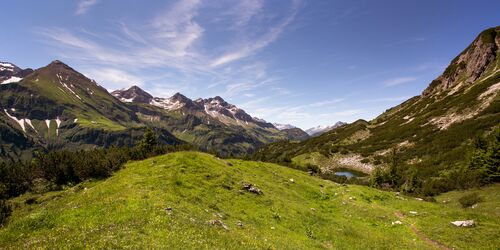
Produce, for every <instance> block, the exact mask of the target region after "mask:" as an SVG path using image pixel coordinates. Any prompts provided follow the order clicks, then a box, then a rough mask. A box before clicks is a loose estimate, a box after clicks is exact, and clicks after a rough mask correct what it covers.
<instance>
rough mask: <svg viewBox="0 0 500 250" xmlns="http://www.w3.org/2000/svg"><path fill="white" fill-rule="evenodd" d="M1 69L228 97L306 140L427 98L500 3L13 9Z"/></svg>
mask: <svg viewBox="0 0 500 250" xmlns="http://www.w3.org/2000/svg"><path fill="white" fill-rule="evenodd" d="M2 9H3V10H6V11H2V16H3V18H2V19H3V22H2V23H3V25H2V35H1V39H0V61H7V62H11V63H14V64H16V65H18V66H20V67H22V68H27V67H30V68H39V67H43V66H45V65H47V64H49V63H50V62H51V61H53V60H56V59H58V60H61V61H63V62H65V63H66V64H68V65H70V66H71V67H73V68H74V69H76V70H77V71H79V72H81V73H83V74H85V75H86V76H87V77H89V78H91V79H95V80H96V81H97V82H98V83H99V84H100V85H102V86H104V87H105V88H107V89H108V90H109V91H112V90H115V89H121V88H126V87H129V86H132V85H137V86H140V87H141V88H143V89H144V90H146V91H148V92H149V93H151V94H152V95H153V96H157V97H169V96H171V95H173V94H175V93H176V92H180V93H182V94H184V95H186V96H187V97H190V98H192V99H196V98H198V97H202V98H208V97H213V96H217V95H218V96H221V97H223V98H224V99H225V100H226V101H228V102H230V103H232V104H235V105H237V106H238V107H240V108H242V109H244V110H245V111H247V113H249V114H250V115H252V116H256V117H259V118H263V119H265V120H267V121H269V122H278V123H288V124H293V125H295V126H298V127H300V128H303V129H307V128H310V127H313V126H317V125H323V126H325V125H331V124H334V123H335V122H337V121H344V122H353V121H355V120H357V119H365V120H370V119H373V118H375V117H376V116H377V115H379V114H381V113H382V112H384V111H385V110H386V109H388V108H390V107H393V106H395V105H397V104H399V103H401V102H403V101H404V100H406V99H408V98H410V97H412V96H415V95H419V94H420V93H421V92H422V90H423V89H424V88H425V87H426V86H427V85H428V84H429V83H430V82H431V81H432V80H433V79H434V78H436V77H437V76H438V75H439V74H441V73H442V72H443V70H444V69H445V68H446V66H447V65H448V64H449V62H450V61H451V60H452V59H453V58H454V57H455V56H457V55H458V54H459V53H460V52H461V51H462V50H463V49H464V48H465V47H467V45H468V44H469V43H470V42H472V40H473V39H474V38H475V37H476V36H477V35H478V33H479V32H481V31H482V30H484V29H486V28H489V27H494V26H497V25H500V14H499V12H498V10H500V1H498V0H477V1H462V0H449V1H444V0H418V1H401V0H380V1H372V0H349V1H337V0H324V1H320V0H290V1H285V0H276V1H274V0H273V1H265V0H178V1H153V0H151V1H147V4H145V2H144V1H136V0H121V1H113V0H79V1H66V0H53V1H36V0H32V1H29V0H26V1H5V2H3V3H2Z"/></svg>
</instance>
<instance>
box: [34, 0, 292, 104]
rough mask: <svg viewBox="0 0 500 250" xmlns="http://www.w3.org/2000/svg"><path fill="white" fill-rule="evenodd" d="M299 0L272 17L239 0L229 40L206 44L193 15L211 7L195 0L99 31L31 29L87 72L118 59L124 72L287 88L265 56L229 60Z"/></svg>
mask: <svg viewBox="0 0 500 250" xmlns="http://www.w3.org/2000/svg"><path fill="white" fill-rule="evenodd" d="M300 2H301V1H300V0H294V1H293V4H292V6H291V7H290V9H289V11H287V12H285V15H283V16H281V17H279V18H274V19H263V18H257V16H261V15H262V16H266V15H264V14H263V13H264V3H265V2H264V1H263V0H251V1H241V2H238V4H236V5H235V7H234V8H233V9H232V10H231V13H232V14H231V15H230V18H231V23H233V24H235V25H238V26H239V29H238V30H234V31H231V32H230V34H229V35H230V36H229V38H228V39H229V42H227V43H221V44H220V45H219V46H218V48H217V47H216V49H210V50H207V49H206V45H207V44H206V43H205V42H206V41H205V40H204V38H205V34H206V33H207V32H210V30H207V27H204V26H203V25H202V23H200V21H199V20H198V17H199V16H200V13H203V14H204V15H210V13H206V12H203V11H201V9H202V8H204V7H207V5H204V2H202V1H200V0H181V1H178V2H176V3H173V4H170V5H168V7H167V8H166V9H165V10H163V11H159V12H158V13H157V14H156V15H154V16H153V17H152V18H151V19H150V20H149V21H147V22H146V23H143V24H137V23H136V24H134V25H131V24H127V23H125V22H123V21H121V22H118V23H117V25H116V26H115V27H114V30H113V29H112V30H109V29H108V31H107V33H104V34H103V33H98V32H97V33H94V32H95V31H92V30H90V31H89V30H83V29H80V30H78V29H75V30H69V29H64V28H60V27H44V28H39V29H37V30H36V33H38V34H39V35H40V36H42V37H43V38H45V42H47V43H48V44H49V45H51V46H52V47H53V48H55V49H56V50H57V52H59V56H61V57H62V59H65V58H67V59H71V60H72V61H79V62H80V63H81V64H83V65H86V66H94V67H95V69H96V70H89V71H87V72H89V73H90V72H92V73H94V72H97V70H98V69H100V68H103V67H104V68H116V67H117V66H118V65H119V67H120V69H121V70H123V71H127V72H129V71H130V70H133V71H137V72H140V70H141V69H142V70H147V71H149V70H150V69H162V70H163V72H165V71H167V72H171V73H172V75H175V76H176V78H177V82H179V83H182V82H185V81H186V80H189V81H191V82H193V81H205V84H206V85H205V86H207V87H206V88H207V89H210V88H217V89H220V88H224V89H225V90H226V92H225V93H226V94H227V95H229V96H231V95H235V94H239V93H245V92H247V91H250V90H254V89H256V88H259V87H262V86H266V87H270V88H271V90H272V91H277V92H286V91H287V90H285V89H283V88H280V87H277V86H273V85H274V84H275V83H276V81H277V79H279V78H277V77H276V76H269V75H268V73H267V66H266V64H265V63H264V62H260V61H257V60H246V61H245V62H243V63H241V62H238V64H237V66H235V65H233V63H236V61H238V60H239V59H242V58H249V57H250V56H252V55H255V54H256V53H257V51H259V50H260V49H262V48H264V47H266V46H268V45H269V44H271V43H272V42H273V41H275V40H276V39H277V38H278V37H279V36H280V35H281V34H282V33H283V32H284V31H285V28H286V27H287V26H288V25H289V24H290V23H291V22H292V21H293V20H294V18H295V15H296V13H297V12H298V11H299V7H300ZM96 3H97V0H95V1H91V0H87V1H81V2H80V3H79V8H78V10H77V13H79V14H84V13H85V12H86V11H88V8H90V7H91V6H92V5H94V4H96ZM254 19H258V20H257V21H258V23H259V24H260V25H258V26H259V28H258V30H259V32H257V31H255V30H252V29H253V28H255V26H256V25H255V23H254ZM247 35H248V36H247ZM228 44H229V45H228ZM105 73H106V74H104V73H100V74H99V77H100V78H101V79H103V81H105V82H104V83H105V86H108V85H109V86H115V85H116V82H117V77H116V75H113V74H111V73H112V72H105ZM148 77H149V76H148ZM95 78H97V77H95ZM132 79H133V78H132ZM142 79H144V77H143V78H142ZM207 79H208V82H206V81H207Z"/></svg>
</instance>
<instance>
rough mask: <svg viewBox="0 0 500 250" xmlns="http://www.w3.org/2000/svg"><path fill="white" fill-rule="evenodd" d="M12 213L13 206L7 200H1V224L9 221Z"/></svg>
mask: <svg viewBox="0 0 500 250" xmlns="http://www.w3.org/2000/svg"><path fill="white" fill-rule="evenodd" d="M11 213H12V208H11V206H10V204H9V203H7V201H6V200H0V226H1V225H3V224H4V223H5V222H7V218H9V216H10V214H11Z"/></svg>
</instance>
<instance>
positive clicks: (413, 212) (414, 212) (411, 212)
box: [410, 211, 418, 214]
mask: <svg viewBox="0 0 500 250" xmlns="http://www.w3.org/2000/svg"><path fill="white" fill-rule="evenodd" d="M410 214H418V213H417V212H416V211H410Z"/></svg>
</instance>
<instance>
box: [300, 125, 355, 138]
mask: <svg viewBox="0 0 500 250" xmlns="http://www.w3.org/2000/svg"><path fill="white" fill-rule="evenodd" d="M345 124H346V123H345V122H337V123H335V124H334V125H331V126H321V125H319V126H316V127H312V128H310V129H307V130H306V133H307V134H308V135H310V136H318V135H320V134H323V133H326V132H328V131H330V130H333V129H336V128H338V127H340V126H343V125H345Z"/></svg>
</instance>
